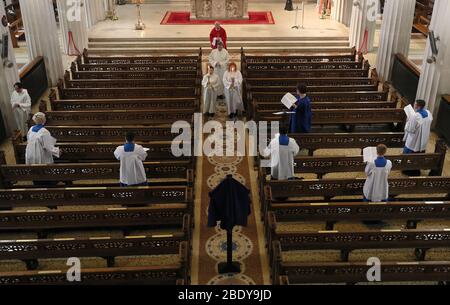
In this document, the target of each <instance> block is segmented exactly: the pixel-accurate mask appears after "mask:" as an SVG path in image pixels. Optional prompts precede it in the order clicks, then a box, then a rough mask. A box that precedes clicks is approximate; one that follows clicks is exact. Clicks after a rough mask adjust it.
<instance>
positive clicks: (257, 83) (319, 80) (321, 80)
mask: <svg viewBox="0 0 450 305" xmlns="http://www.w3.org/2000/svg"><path fill="white" fill-rule="evenodd" d="M245 83H246V84H248V85H250V86H251V87H252V88H260V87H261V88H262V87H264V86H270V87H290V89H289V90H288V91H291V90H292V87H293V88H295V87H296V86H297V84H299V83H300V84H305V85H306V86H308V87H314V86H333V87H340V86H370V85H378V80H376V79H373V78H368V77H339V78H330V77H316V78H278V77H277V78H275V77H273V78H257V77H255V78H247V79H246V80H245Z"/></svg>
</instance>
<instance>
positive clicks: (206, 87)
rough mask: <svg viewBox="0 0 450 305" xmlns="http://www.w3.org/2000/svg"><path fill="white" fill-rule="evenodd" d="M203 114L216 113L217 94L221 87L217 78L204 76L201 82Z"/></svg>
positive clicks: (213, 75) (215, 76)
mask: <svg viewBox="0 0 450 305" xmlns="http://www.w3.org/2000/svg"><path fill="white" fill-rule="evenodd" d="M202 86H203V102H204V109H203V112H204V113H216V103H217V95H218V94H217V92H218V90H219V87H220V86H221V83H220V79H219V76H218V75H217V74H216V73H214V74H212V75H210V74H206V75H205V76H204V77H203V81H202Z"/></svg>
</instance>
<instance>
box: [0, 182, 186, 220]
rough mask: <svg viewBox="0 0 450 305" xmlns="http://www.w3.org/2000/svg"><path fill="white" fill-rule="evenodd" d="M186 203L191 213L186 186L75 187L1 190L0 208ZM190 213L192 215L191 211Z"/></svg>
mask: <svg viewBox="0 0 450 305" xmlns="http://www.w3.org/2000/svg"><path fill="white" fill-rule="evenodd" d="M166 203H168V204H170V203H175V204H183V203H185V204H188V210H189V211H191V210H192V203H193V189H192V188H191V187H186V186H158V187H156V186H147V187H128V188H121V187H77V188H41V189H36V188H35V189H11V190H7V189H2V190H0V208H3V209H11V208H16V207H27V208H31V207H59V206H78V207H81V206H87V205H88V206H102V205H126V206H136V205H152V204H166ZM189 214H191V215H192V213H191V212H189Z"/></svg>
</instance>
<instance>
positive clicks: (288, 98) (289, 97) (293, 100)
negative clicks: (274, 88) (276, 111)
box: [281, 93, 297, 109]
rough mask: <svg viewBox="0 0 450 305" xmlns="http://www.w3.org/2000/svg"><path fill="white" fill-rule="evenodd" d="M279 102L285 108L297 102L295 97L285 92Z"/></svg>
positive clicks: (289, 107)
mask: <svg viewBox="0 0 450 305" xmlns="http://www.w3.org/2000/svg"><path fill="white" fill-rule="evenodd" d="M281 103H282V104H283V105H284V106H286V108H287V109H291V108H292V106H294V105H295V103H297V98H296V97H295V96H294V95H292V94H291V93H287V94H286V95H285V96H283V98H282V99H281Z"/></svg>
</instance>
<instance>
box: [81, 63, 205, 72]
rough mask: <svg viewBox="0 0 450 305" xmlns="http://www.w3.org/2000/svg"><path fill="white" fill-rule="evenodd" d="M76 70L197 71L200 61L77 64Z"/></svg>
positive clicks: (199, 67)
mask: <svg viewBox="0 0 450 305" xmlns="http://www.w3.org/2000/svg"><path fill="white" fill-rule="evenodd" d="M77 69H78V71H133V72H134V71H198V70H199V69H201V63H174V64H165V63H148V64H139V63H116V64H79V63H77Z"/></svg>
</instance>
